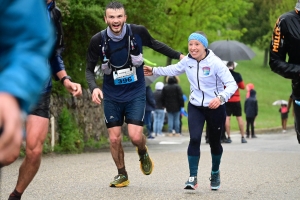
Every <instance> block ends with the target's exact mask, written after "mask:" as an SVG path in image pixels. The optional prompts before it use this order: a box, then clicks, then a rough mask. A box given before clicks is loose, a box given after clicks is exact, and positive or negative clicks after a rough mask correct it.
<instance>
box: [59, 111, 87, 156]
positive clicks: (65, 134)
mask: <svg viewBox="0 0 300 200" xmlns="http://www.w3.org/2000/svg"><path fill="white" fill-rule="evenodd" d="M58 131H59V144H58V145H56V146H55V148H54V151H55V152H63V153H81V152H82V151H83V148H84V142H83V135H82V133H81V131H80V129H79V127H78V126H77V123H76V122H75V120H74V118H73V116H72V115H71V113H70V112H69V110H68V109H67V108H66V107H63V109H62V111H61V113H60V115H59V119H58Z"/></svg>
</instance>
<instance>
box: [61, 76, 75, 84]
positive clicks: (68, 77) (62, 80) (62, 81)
mask: <svg viewBox="0 0 300 200" xmlns="http://www.w3.org/2000/svg"><path fill="white" fill-rule="evenodd" d="M66 79H69V80H70V81H71V80H72V78H71V76H64V77H62V79H60V82H61V83H62V84H64V81H65V80H66Z"/></svg>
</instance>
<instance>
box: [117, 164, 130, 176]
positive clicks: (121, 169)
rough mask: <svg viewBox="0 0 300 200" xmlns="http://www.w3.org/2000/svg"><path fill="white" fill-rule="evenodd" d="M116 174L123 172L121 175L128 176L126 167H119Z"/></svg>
mask: <svg viewBox="0 0 300 200" xmlns="http://www.w3.org/2000/svg"><path fill="white" fill-rule="evenodd" d="M118 174H123V175H125V176H126V177H128V176H127V172H126V169H125V166H124V167H122V168H120V169H118Z"/></svg>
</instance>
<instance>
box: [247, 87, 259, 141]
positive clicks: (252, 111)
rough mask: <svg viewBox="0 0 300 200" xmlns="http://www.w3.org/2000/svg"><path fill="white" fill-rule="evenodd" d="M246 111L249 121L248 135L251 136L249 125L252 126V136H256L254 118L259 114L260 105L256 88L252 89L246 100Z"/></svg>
mask: <svg viewBox="0 0 300 200" xmlns="http://www.w3.org/2000/svg"><path fill="white" fill-rule="evenodd" d="M244 111H245V114H246V121H247V129H246V134H247V136H246V137H247V138H249V135H250V130H249V127H251V138H256V135H255V131H254V120H255V118H256V116H257V114H258V106H257V100H256V91H255V90H254V89H252V90H250V96H249V98H247V99H246V101H245V106H244Z"/></svg>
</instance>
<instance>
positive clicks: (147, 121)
mask: <svg viewBox="0 0 300 200" xmlns="http://www.w3.org/2000/svg"><path fill="white" fill-rule="evenodd" d="M154 109H155V99H154V96H153V92H152V90H151V87H150V86H149V85H148V86H147V87H146V108H145V117H144V125H146V128H147V136H148V138H149V139H154V136H152V135H151V133H152V126H151V125H152V114H151V113H152V111H154Z"/></svg>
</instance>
